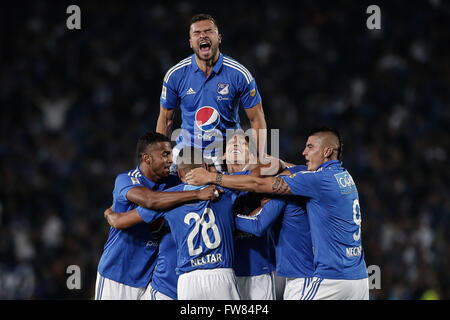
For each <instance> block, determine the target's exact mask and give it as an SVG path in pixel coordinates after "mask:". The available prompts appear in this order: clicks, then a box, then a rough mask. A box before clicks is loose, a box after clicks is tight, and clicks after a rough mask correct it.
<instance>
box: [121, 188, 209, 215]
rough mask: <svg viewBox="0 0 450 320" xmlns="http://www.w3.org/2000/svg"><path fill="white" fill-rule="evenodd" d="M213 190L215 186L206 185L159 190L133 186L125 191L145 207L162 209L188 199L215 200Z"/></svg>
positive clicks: (128, 196)
mask: <svg viewBox="0 0 450 320" xmlns="http://www.w3.org/2000/svg"><path fill="white" fill-rule="evenodd" d="M215 190H216V187H215V186H208V187H206V188H204V189H201V190H191V191H177V192H160V191H152V190H150V189H148V188H146V187H134V188H132V189H130V190H129V191H128V192H127V199H128V200H130V201H131V202H133V203H135V204H137V205H139V206H141V207H144V208H147V209H153V210H164V209H168V208H171V207H175V206H177V205H180V204H182V203H184V202H188V201H194V200H215V199H216V195H215V194H214V191H215Z"/></svg>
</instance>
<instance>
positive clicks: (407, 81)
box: [0, 0, 450, 299]
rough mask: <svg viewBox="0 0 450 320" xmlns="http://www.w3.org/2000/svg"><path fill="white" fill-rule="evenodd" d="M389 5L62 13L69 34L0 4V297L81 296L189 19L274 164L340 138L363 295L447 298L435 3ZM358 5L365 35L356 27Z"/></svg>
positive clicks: (52, 5) (56, 17)
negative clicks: (369, 276) (372, 14)
mask: <svg viewBox="0 0 450 320" xmlns="http://www.w3.org/2000/svg"><path fill="white" fill-rule="evenodd" d="M377 2H378V3H377ZM392 2H394V1H390V2H388V1H374V3H365V2H364V1H362V2H361V1H358V3H356V2H354V1H343V0H339V1H333V2H329V1H313V0H308V1H302V2H301V3H296V2H292V3H291V2H275V1H258V2H243V1H227V2H217V3H213V2H212V1H211V2H209V3H205V2H203V3H202V4H200V3H199V4H195V3H194V4H193V3H192V2H191V1H179V2H170V3H168V2H167V1H142V2H139V1H131V2H125V1H120V2H113V1H111V2H110V1H108V2H100V1H77V4H78V5H79V6H80V8H81V30H68V29H67V28H66V19H67V18H68V16H69V15H68V14H67V13H66V8H67V6H68V5H69V4H71V3H64V2H60V1H58V2H50V1H36V2H25V1H24V2H21V1H19V2H15V3H14V4H10V5H7V4H2V5H1V6H2V9H1V10H0V26H1V30H2V31H1V32H0V181H1V187H0V299H71V298H79V299H92V298H93V293H94V285H95V276H96V268H97V264H98V260H99V258H100V256H101V252H102V248H103V245H104V243H105V241H106V239H107V234H108V230H109V226H108V225H107V223H106V221H105V220H104V218H103V211H104V209H105V208H107V207H108V206H109V205H110V204H111V202H112V189H113V184H114V178H115V176H116V175H117V174H118V173H120V172H123V171H127V170H129V169H131V168H133V167H134V166H135V165H136V163H135V160H134V150H135V145H136V141H137V138H138V137H139V135H140V134H142V133H144V132H145V131H147V130H154V129H155V128H156V120H157V116H158V113H159V96H160V91H161V85H162V79H163V77H164V74H165V72H166V71H167V70H168V69H169V68H170V67H171V66H172V65H174V64H176V63H177V62H178V61H180V60H182V59H183V58H185V57H187V56H188V55H189V54H191V51H190V48H189V44H188V26H189V20H190V18H191V16H193V15H194V14H196V13H200V12H206V13H210V14H212V15H213V16H214V17H215V18H216V19H217V22H218V24H219V31H220V32H221V33H222V36H223V40H222V45H221V51H222V52H223V53H225V54H227V55H229V56H231V57H233V58H235V59H237V60H238V61H239V62H241V63H242V64H243V65H245V66H246V67H247V68H248V69H249V70H250V72H251V73H252V75H253V76H254V77H255V79H256V82H257V84H258V88H259V91H260V93H261V96H262V99H263V107H264V111H265V115H266V121H267V125H268V128H269V129H274V128H279V129H280V154H281V158H283V159H285V160H287V161H289V162H293V163H298V164H302V163H304V162H303V158H302V156H301V151H302V150H303V147H304V143H305V140H306V132H307V131H308V129H311V128H312V127H314V126H316V125H318V124H327V125H333V126H336V127H337V128H339V130H340V131H341V133H342V135H343V137H344V155H343V162H344V166H345V167H346V168H347V169H348V170H349V171H350V173H351V174H352V176H353V178H354V180H355V182H356V185H357V187H358V190H359V196H360V203H361V210H362V230H363V233H362V239H363V240H362V241H363V248H364V252H365V259H366V263H367V265H368V266H369V265H377V266H379V267H380V273H381V274H380V276H381V283H380V284H381V289H373V290H370V295H371V298H372V299H449V298H450V276H449V275H447V272H448V270H450V228H449V226H450V197H449V195H450V182H449V181H450V169H449V166H448V165H447V163H448V161H449V157H450V154H449V152H450V130H449V128H450V90H448V88H450V52H449V51H450V50H449V48H450V47H449V46H448V43H450V23H449V21H450V5H449V4H448V3H446V2H445V3H444V1H439V0H429V1H421V2H409V3H407V4H406V3H404V2H397V1H395V4H394V3H392ZM369 4H378V5H379V6H380V8H381V27H382V29H381V30H368V29H367V27H366V19H367V18H368V17H369V14H367V13H366V8H367V6H368V5H369ZM176 117H177V118H176V124H177V123H178V124H179V112H178V113H177V115H176ZM241 120H242V125H243V127H244V128H248V127H249V125H248V120H247V119H246V117H245V114H244V113H242V117H241ZM246 121H247V122H246ZM269 152H270V148H269ZM69 265H78V266H79V267H80V269H81V284H82V287H81V290H69V289H68V288H67V286H66V281H67V277H68V274H67V273H66V270H67V267H68V266H69Z"/></svg>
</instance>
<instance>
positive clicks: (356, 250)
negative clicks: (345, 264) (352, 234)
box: [345, 246, 362, 258]
mask: <svg viewBox="0 0 450 320" xmlns="http://www.w3.org/2000/svg"><path fill="white" fill-rule="evenodd" d="M361 253H362V247H361V246H358V247H351V248H346V249H345V255H346V256H347V257H349V258H352V257H359V256H360V255H361Z"/></svg>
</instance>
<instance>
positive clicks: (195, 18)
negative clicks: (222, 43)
mask: <svg viewBox="0 0 450 320" xmlns="http://www.w3.org/2000/svg"><path fill="white" fill-rule="evenodd" d="M204 20H210V21H211V22H212V23H214V25H215V26H216V28H217V29H219V25H218V24H217V21H216V19H214V18H213V17H212V15H210V14H207V13H199V14H196V15H195V16H193V17H192V18H191V23H190V24H189V26H191V25H192V24H193V23H196V22H198V21H204Z"/></svg>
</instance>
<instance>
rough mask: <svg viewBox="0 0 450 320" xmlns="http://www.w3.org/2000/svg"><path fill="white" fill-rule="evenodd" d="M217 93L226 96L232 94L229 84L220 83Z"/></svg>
mask: <svg viewBox="0 0 450 320" xmlns="http://www.w3.org/2000/svg"><path fill="white" fill-rule="evenodd" d="M217 93H218V94H220V95H222V96H225V95H227V94H229V93H230V84H229V83H218V84H217Z"/></svg>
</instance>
